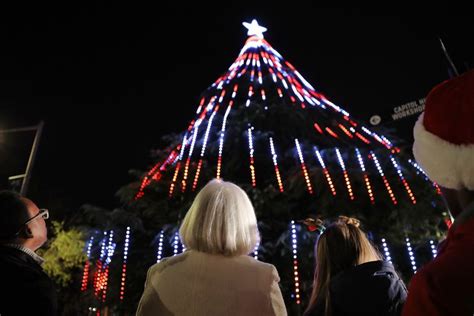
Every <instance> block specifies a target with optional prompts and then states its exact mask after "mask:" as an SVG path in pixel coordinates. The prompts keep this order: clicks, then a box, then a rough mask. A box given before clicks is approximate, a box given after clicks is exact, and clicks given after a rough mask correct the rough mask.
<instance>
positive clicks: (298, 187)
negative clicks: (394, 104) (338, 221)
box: [120, 20, 444, 304]
mask: <svg viewBox="0 0 474 316" xmlns="http://www.w3.org/2000/svg"><path fill="white" fill-rule="evenodd" d="M244 26H245V27H246V28H247V29H248V35H249V38H248V39H247V41H246V42H245V45H244V47H243V48H242V50H241V51H240V53H239V55H238V56H237V59H236V60H235V61H234V62H233V63H232V65H231V66H230V67H229V69H228V70H227V71H226V72H225V73H224V74H223V75H221V76H220V77H219V78H218V79H217V80H216V81H215V82H214V83H213V84H212V85H211V86H210V87H208V88H207V89H206V90H205V91H204V92H203V93H202V95H201V97H200V98H199V101H198V104H197V109H196V115H195V117H194V118H193V119H192V120H191V121H190V123H189V125H188V126H187V128H186V129H185V130H184V132H183V133H182V134H181V135H179V136H178V137H179V138H178V137H172V136H169V137H167V138H166V140H167V141H168V142H169V144H170V146H169V147H167V148H164V149H160V150H156V152H155V156H156V158H157V160H158V162H157V163H156V164H155V165H154V166H153V167H152V168H151V169H150V170H149V171H148V172H146V173H145V174H144V176H142V177H141V181H140V183H136V184H132V185H130V186H127V187H125V188H123V189H122V190H121V192H120V194H121V196H122V198H123V200H124V201H127V202H130V203H131V204H130V205H132V208H133V209H134V210H135V211H136V212H137V214H139V216H140V217H141V218H142V220H143V222H144V224H145V227H146V228H147V229H148V230H149V231H150V232H154V234H155V235H156V236H158V234H159V235H160V236H161V237H160V243H161V244H160V250H159V252H158V257H159V258H161V257H162V256H167V255H172V253H171V252H168V254H163V252H164V250H163V247H164V246H163V231H162V229H163V227H168V228H167V229H168V235H169V236H173V237H170V238H173V240H175V237H174V236H175V231H176V228H170V227H176V225H177V224H179V221H180V219H181V218H182V217H183V216H184V214H185V213H186V211H187V209H188V208H189V205H190V203H191V202H192V200H193V198H194V196H195V194H196V192H197V191H198V190H199V189H200V188H201V187H202V186H203V185H205V184H206V183H207V182H208V181H209V180H210V179H212V178H222V179H224V180H227V181H232V182H234V183H236V184H238V185H240V186H241V187H243V188H244V189H245V190H246V191H247V193H248V194H249V196H250V198H251V200H252V201H253V203H254V206H255V209H256V212H257V216H258V218H259V222H260V230H261V234H262V243H261V245H260V247H259V249H256V252H255V254H254V255H255V256H257V257H259V258H261V259H262V260H265V261H269V262H272V263H274V264H275V265H277V267H278V268H279V271H280V274H281V276H282V285H283V288H284V290H285V287H286V289H287V291H286V294H287V299H288V300H291V299H294V301H295V302H296V303H297V304H299V303H300V302H301V300H300V294H299V291H300V290H301V291H304V292H308V293H309V290H308V285H305V284H303V282H301V283H302V285H301V289H300V285H299V282H293V281H294V280H293V279H294V278H293V277H292V276H294V275H295V273H298V265H299V264H300V267H299V270H300V273H302V272H301V270H304V271H305V272H304V273H306V280H304V281H308V282H309V283H310V282H311V278H312V274H311V273H312V271H311V270H312V265H313V258H312V245H313V243H314V239H315V236H314V235H312V233H308V232H306V231H304V229H302V226H301V225H299V224H298V221H297V220H300V219H304V218H306V217H308V216H309V215H316V216H321V217H322V218H323V219H324V218H331V217H335V216H337V215H340V214H345V215H350V216H355V217H358V218H359V219H361V221H362V223H363V224H364V228H365V230H366V231H368V232H369V233H370V234H369V235H370V236H371V238H372V239H373V240H374V242H375V243H377V244H380V245H382V237H383V243H384V244H385V246H384V247H385V248H387V246H386V242H389V243H390V246H391V249H394V248H395V247H396V245H401V246H400V247H405V248H403V250H404V254H405V253H406V245H405V242H406V240H407V239H406V238H408V236H409V237H410V239H411V240H412V241H413V242H423V240H427V241H428V240H429V238H436V234H437V233H438V232H439V227H438V226H437V225H438V224H439V222H440V220H442V212H443V211H444V208H443V206H442V204H441V203H440V199H439V194H440V192H439V188H438V187H437V185H436V184H435V183H432V182H430V181H429V180H428V179H427V178H426V177H425V175H424V174H423V171H422V170H421V169H420V168H419V167H418V166H417V165H416V163H415V162H413V161H412V160H409V159H410V154H409V151H408V150H404V147H403V143H400V144H398V143H396V144H395V143H394V142H396V140H389V139H388V138H387V137H386V136H384V135H383V133H380V132H376V131H374V130H371V129H369V128H368V127H366V126H365V125H364V124H363V123H362V122H360V121H358V120H356V119H355V118H353V117H352V116H351V115H350V114H349V113H348V112H347V111H345V110H344V109H343V108H342V107H340V106H338V105H336V104H334V103H333V102H331V101H330V100H329V98H327V97H325V96H324V95H323V94H322V93H320V92H318V91H317V90H316V89H315V88H314V87H313V86H312V85H311V84H310V83H309V82H307V81H306V80H305V79H304V77H303V76H302V75H301V74H300V73H299V72H298V71H297V70H296V68H295V67H294V66H293V65H292V64H290V63H289V62H288V61H286V60H285V59H284V58H283V57H282V56H281V55H280V54H279V53H278V52H277V51H276V50H275V49H274V48H272V46H271V45H270V44H269V43H268V42H267V41H266V40H265V39H264V36H263V33H264V32H265V31H266V28H264V27H262V26H260V25H258V23H257V22H256V21H255V20H253V21H252V23H244ZM341 93H342V92H341ZM397 146H398V147H397ZM167 224H170V225H171V226H166V225H167ZM295 236H297V237H295ZM291 237H293V238H291ZM173 240H172V241H171V242H172V243H173V245H174V246H173V253H174V254H175V253H176V252H177V249H178V242H175V241H173ZM305 247H306V248H305ZM428 247H429V246H428ZM297 248H298V251H296V249H297ZM387 249H388V248H387ZM427 249H428V248H427ZM162 250H163V251H162ZM170 251H171V250H170ZM410 251H411V250H410ZM386 252H388V250H387V251H386ZM296 253H299V256H300V258H299V259H298V257H297V255H296ZM301 254H303V255H304V257H303V258H304V260H302V259H301ZM392 255H393V251H392ZM154 256H155V258H156V257H157V254H156V252H155V253H154ZM410 256H411V257H412V256H414V255H410ZM298 260H299V263H298ZM389 260H393V261H394V262H395V263H396V262H397V258H394V256H392V257H390V259H389ZM399 261H400V260H399ZM412 261H413V260H412ZM409 262H410V260H407V266H408V269H409V270H410V271H411V266H410V264H409ZM304 265H306V268H305V267H304ZM400 265H402V264H400ZM402 270H403V269H402ZM296 284H297V285H296ZM308 293H307V294H308Z"/></svg>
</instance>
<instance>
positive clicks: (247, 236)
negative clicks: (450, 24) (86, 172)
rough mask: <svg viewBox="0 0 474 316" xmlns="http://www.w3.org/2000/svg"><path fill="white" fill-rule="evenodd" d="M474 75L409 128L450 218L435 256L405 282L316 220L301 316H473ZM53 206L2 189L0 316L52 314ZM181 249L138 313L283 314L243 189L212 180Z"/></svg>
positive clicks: (447, 87) (363, 242) (345, 232)
mask: <svg viewBox="0 0 474 316" xmlns="http://www.w3.org/2000/svg"><path fill="white" fill-rule="evenodd" d="M473 120H474V71H472V70H471V71H468V72H467V73H465V74H463V75H461V76H459V77H456V78H454V79H451V80H449V81H446V82H444V83H442V84H440V85H438V86H437V87H435V88H434V89H433V90H432V91H431V92H430V94H429V95H428V97H427V100H426V105H425V111H424V113H423V114H422V115H421V116H420V118H419V120H418V122H417V123H416V125H415V129H414V139H415V141H414V145H413V153H414V156H415V158H416V160H417V161H418V163H419V164H420V165H421V166H422V167H423V168H424V170H425V171H426V173H427V174H428V176H429V177H430V178H431V180H433V181H435V182H437V183H438V184H439V185H440V187H441V189H442V193H443V197H444V199H445V201H446V205H447V207H448V209H449V211H450V212H451V214H452V216H453V218H454V224H453V225H452V226H451V227H450V229H449V232H448V235H447V237H446V239H445V240H444V241H443V242H442V243H440V246H439V249H438V255H437V257H436V258H435V259H434V260H433V261H431V262H430V263H428V264H427V265H425V266H424V267H423V268H422V269H421V270H419V271H418V273H416V275H415V276H414V277H413V278H412V280H411V282H410V286H409V288H408V289H407V288H406V286H405V284H404V283H403V281H402V280H401V279H400V277H399V276H398V274H397V272H396V271H395V269H394V267H393V266H392V264H391V263H390V262H388V261H385V260H383V257H382V256H381V254H380V253H379V251H378V250H377V248H376V247H374V245H373V244H372V243H371V241H370V240H369V239H368V238H367V236H366V234H365V233H364V232H363V231H362V230H361V228H360V222H359V221H358V220H357V219H355V218H351V217H346V216H343V215H341V216H339V217H337V219H336V220H334V221H333V222H331V223H330V224H329V225H326V226H324V225H323V222H322V221H321V222H319V223H318V225H320V226H321V227H320V229H319V231H320V232H321V233H320V235H319V237H318V239H317V241H316V244H315V270H314V280H313V288H312V293H311V296H310V300H309V303H308V306H306V308H305V312H304V315H307V316H310V315H332V316H338V315H403V316H411V315H413V316H418V315H420V316H421V315H433V316H437V315H466V316H467V315H469V316H471V315H474V124H473ZM48 216H49V213H48V210H46V209H39V208H38V207H37V206H36V205H35V203H33V202H32V201H31V200H29V199H27V198H25V197H22V196H20V195H18V194H16V193H13V192H8V191H4V192H0V275H1V277H0V280H1V282H0V293H2V294H1V297H0V315H2V316H3V315H55V314H56V293H55V290H54V286H53V283H52V282H51V280H50V279H49V278H48V276H47V275H46V274H45V273H44V271H43V270H42V268H41V263H42V261H43V259H42V258H41V257H39V256H38V255H37V254H36V253H35V251H36V250H37V249H38V248H40V247H41V246H42V245H43V244H44V242H45V241H46V240H47V232H46V225H45V220H46V219H47V218H48ZM179 233H180V236H181V240H182V242H183V244H184V245H185V247H186V249H187V250H186V251H185V252H183V253H182V254H180V255H176V256H174V257H170V258H166V259H163V260H162V261H161V262H159V263H157V264H155V265H153V266H152V267H151V268H150V269H149V270H148V273H147V277H146V283H145V287H144V291H143V294H142V296H141V299H140V302H139V305H138V309H137V312H136V314H137V315H140V316H142V315H143V316H145V315H227V316H230V315H286V314H287V311H286V307H285V304H284V301H283V297H282V294H281V291H280V287H279V275H278V271H277V269H276V268H275V267H274V266H273V265H271V264H269V263H264V262H261V261H258V260H255V259H253V258H252V257H250V256H248V254H249V253H251V252H252V251H253V249H254V247H255V245H256V244H257V242H258V241H259V231H258V227H257V219H256V216H255V211H254V208H253V206H252V203H251V202H250V200H249V198H248V196H247V194H246V193H245V192H244V191H243V190H242V189H241V188H239V187H238V186H237V185H235V184H233V183H230V182H226V181H222V180H212V181H210V182H209V183H208V184H207V185H206V186H205V187H204V188H203V189H202V190H201V191H200V192H199V193H198V194H197V196H196V198H195V200H194V202H193V204H192V206H191V208H190V209H189V211H188V212H187V214H186V216H185V218H184V220H183V222H182V224H181V228H180V231H179Z"/></svg>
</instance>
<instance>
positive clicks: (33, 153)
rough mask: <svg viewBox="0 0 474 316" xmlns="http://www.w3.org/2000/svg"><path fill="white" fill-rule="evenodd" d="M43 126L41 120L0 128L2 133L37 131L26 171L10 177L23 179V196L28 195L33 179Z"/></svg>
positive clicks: (21, 192)
mask: <svg viewBox="0 0 474 316" xmlns="http://www.w3.org/2000/svg"><path fill="white" fill-rule="evenodd" d="M43 127H44V122H43V121H40V122H39V124H38V125H35V126H28V127H21V128H12V129H4V130H0V134H7V133H17V132H30V131H36V133H35V139H34V141H33V145H32V146H31V151H30V157H29V158H28V164H27V165H26V170H25V173H24V174H20V175H16V176H11V177H9V178H8V180H10V181H12V180H18V179H23V181H22V183H21V189H20V194H21V195H23V196H24V195H26V192H27V191H28V184H29V182H30V179H31V170H32V169H33V164H34V161H35V158H36V153H37V152H38V145H39V141H40V138H41V133H42V132H43Z"/></svg>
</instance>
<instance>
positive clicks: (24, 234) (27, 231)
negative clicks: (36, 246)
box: [20, 225, 33, 239]
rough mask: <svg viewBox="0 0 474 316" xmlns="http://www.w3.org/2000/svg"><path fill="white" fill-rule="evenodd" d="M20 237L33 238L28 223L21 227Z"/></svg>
mask: <svg viewBox="0 0 474 316" xmlns="http://www.w3.org/2000/svg"><path fill="white" fill-rule="evenodd" d="M20 237H21V238H24V239H29V238H33V232H32V231H31V229H30V228H29V227H28V225H26V226H25V227H23V228H22V229H21V231H20Z"/></svg>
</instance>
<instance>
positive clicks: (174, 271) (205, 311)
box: [137, 180, 286, 316]
mask: <svg viewBox="0 0 474 316" xmlns="http://www.w3.org/2000/svg"><path fill="white" fill-rule="evenodd" d="M180 235H181V240H182V241H183V244H184V245H185V246H186V249H187V251H185V252H184V253H182V254H180V255H177V256H174V257H170V258H167V259H164V260H163V261H161V262H160V263H158V264H155V265H153V266H152V267H151V268H150V269H149V270H148V274H147V280H146V283H145V290H144V292H143V295H142V297H141V299H140V303H139V305H138V310H137V315H225V316H231V315H286V309H285V305H284V302H283V298H282V295H281V291H280V288H279V285H278V282H279V280H280V278H279V276H278V272H277V270H276V269H275V267H274V266H273V265H271V264H267V263H263V262H260V261H258V260H255V259H254V258H253V257H250V256H248V254H249V253H250V252H251V251H252V250H253V249H254V247H255V245H256V243H257V242H258V240H259V234H258V228H257V219H256V217H255V211H254V209H253V206H252V203H251V202H250V200H249V198H248V196H247V194H246V193H245V192H244V191H243V190H242V189H241V188H239V187H238V186H237V185H235V184H233V183H230V182H225V181H221V180H212V181H210V182H209V183H208V184H207V185H206V186H205V187H204V188H203V189H202V190H201V191H200V192H199V193H198V195H197V196H196V199H195V200H194V202H193V204H192V206H191V208H190V209H189V211H188V213H187V214H186V216H185V218H184V220H183V223H182V225H181V228H180Z"/></svg>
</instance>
